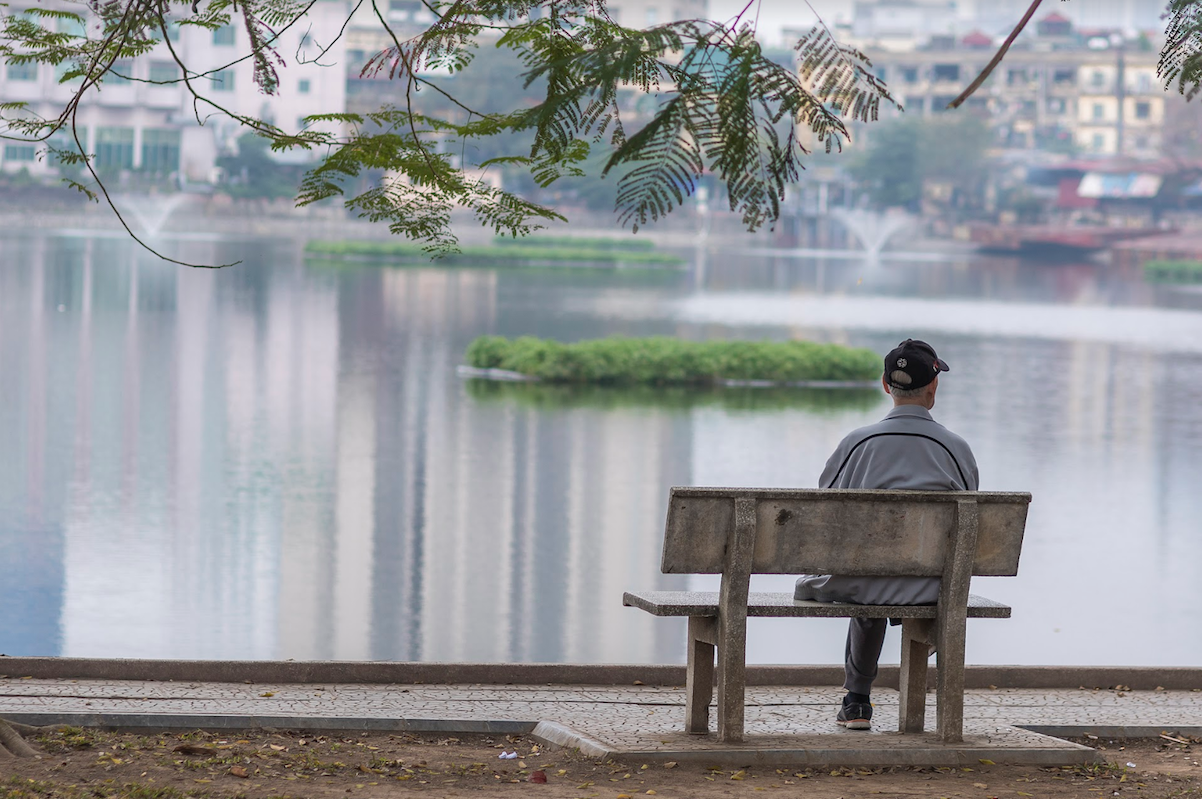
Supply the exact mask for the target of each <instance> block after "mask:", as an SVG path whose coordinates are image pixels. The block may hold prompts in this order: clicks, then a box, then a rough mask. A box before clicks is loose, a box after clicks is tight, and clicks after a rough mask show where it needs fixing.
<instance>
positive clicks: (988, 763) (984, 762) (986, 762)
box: [977, 757, 997, 766]
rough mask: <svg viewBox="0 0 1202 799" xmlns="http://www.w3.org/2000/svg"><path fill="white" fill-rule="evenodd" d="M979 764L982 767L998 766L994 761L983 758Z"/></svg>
mask: <svg viewBox="0 0 1202 799" xmlns="http://www.w3.org/2000/svg"><path fill="white" fill-rule="evenodd" d="M977 762H978V763H980V764H981V765H982V766H996V765H997V764H996V763H994V762H993V761H992V760H990V759H989V758H987V757H983V758H981V759H980V760H978V761H977Z"/></svg>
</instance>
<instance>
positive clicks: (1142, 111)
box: [1135, 103, 1152, 119]
mask: <svg viewBox="0 0 1202 799" xmlns="http://www.w3.org/2000/svg"><path fill="white" fill-rule="evenodd" d="M1151 117H1152V104H1151V103H1136V104H1135V118H1136V119H1151Z"/></svg>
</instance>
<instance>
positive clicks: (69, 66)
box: [54, 61, 83, 85]
mask: <svg viewBox="0 0 1202 799" xmlns="http://www.w3.org/2000/svg"><path fill="white" fill-rule="evenodd" d="M78 69H79V66H78V65H77V64H76V63H75V62H74V61H60V62H59V63H57V64H55V65H54V82H55V83H66V84H67V85H74V84H76V83H79V82H81V81H83V75H74V76H72V77H71V79H70V80H64V78H66V77H67V73H69V72H76V71H77V70H78Z"/></svg>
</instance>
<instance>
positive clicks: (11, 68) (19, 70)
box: [8, 62, 38, 80]
mask: <svg viewBox="0 0 1202 799" xmlns="http://www.w3.org/2000/svg"><path fill="white" fill-rule="evenodd" d="M8 79H9V80H37V79H38V65H37V62H27V63H23V64H14V63H12V62H9V65H8Z"/></svg>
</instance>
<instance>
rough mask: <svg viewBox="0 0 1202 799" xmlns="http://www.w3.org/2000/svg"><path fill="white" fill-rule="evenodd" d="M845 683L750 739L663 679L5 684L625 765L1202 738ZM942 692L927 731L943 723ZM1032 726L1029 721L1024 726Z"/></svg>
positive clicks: (768, 704)
mask: <svg viewBox="0 0 1202 799" xmlns="http://www.w3.org/2000/svg"><path fill="white" fill-rule="evenodd" d="M841 695H842V691H840V690H838V689H835V688H814V687H750V688H748V691H747V724H746V730H747V741H746V743H744V744H741V745H735V746H730V745H720V744H718V742H717V741H716V739H715V737H714V736H713V735H710V736H694V735H686V734H684V733H683V732H681V729H682V727H683V722H684V690H683V689H682V688H664V687H654V686H598V687H588V686H557V685H546V686H532V685H505V686H494V685H362V684H356V685H339V684H320V685H319V684H296V683H291V684H278V685H271V684H262V683H258V684H249V683H214V682H153V681H109V680H69V679H29V678H26V679H21V678H19V677H16V676H9V677H6V678H3V679H0V715H3V716H5V717H7V718H11V719H14V720H17V721H25V722H27V723H41V724H52V723H69V724H75V725H81V726H90V725H96V726H114V727H122V728H133V729H137V728H159V729H164V728H196V727H205V728H227V729H233V728H255V727H295V728H303V729H326V730H331V729H339V730H408V731H413V732H448V733H449V732H464V733H468V732H494V733H506V732H508V733H528V734H532V735H534V736H535V737H538V738H540V739H543V740H545V741H547V742H550V743H556V744H560V745H565V746H572V747H579V748H580V749H581V750H582V751H584V752H586V753H587V754H590V755H593V756H598V757H616V758H621V759H623V760H625V761H627V762H639V761H655V760H678V761H695V762H703V763H712V764H715V765H722V764H731V763H735V764H752V763H761V764H769V763H789V764H791V765H807V764H818V763H823V764H830V763H837V764H840V765H917V764H921V765H950V764H958V763H973V762H977V761H978V760H980V759H982V758H987V759H990V760H993V761H995V762H1011V763H1034V764H1054V763H1072V762H1082V761H1087V760H1091V759H1093V758H1094V753H1093V751H1092V750H1089V749H1084V748H1082V747H1078V746H1075V745H1073V744H1070V743H1068V742H1066V741H1063V740H1060V739H1059V738H1055V737H1050V736H1052V735H1083V734H1085V733H1087V732H1089V733H1093V734H1096V735H1101V736H1138V735H1153V736H1154V735H1157V734H1159V733H1160V732H1161V731H1174V730H1176V731H1180V732H1185V733H1190V734H1194V735H1199V734H1202V692H1198V691H1116V690H1084V689H1082V690H1032V689H996V690H970V691H968V692H967V693H966V695H965V741H964V743H963V744H956V745H944V744H941V743H940V742H939V741H938V740H937V739H936V738H935V736H933V735H931V734H924V735H918V736H915V735H908V736H901V735H899V734H897V733H896V732H894V731H893V730H895V729H896V725H897V693H896V692H895V691H890V690H881V691H879V692H878V693H877V694H875V695H874V697H873V698H874V700H875V705H876V718H875V722H876V727H877V729H876V730H874V731H872V732H849V731H845V730H842V729H841V728H839V727H838V726H837V725H836V724H835V723H834V720H833V716H834V710H835V706H836V703H837V702H838V701H839V698H840V696H841ZM933 703H934V695H933V693H932V694H931V695H929V697H928V718H927V728H928V729H933V728H934V722H935V719H934V709H933V708H932V707H930V705H933ZM1019 725H1022V726H1019Z"/></svg>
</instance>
